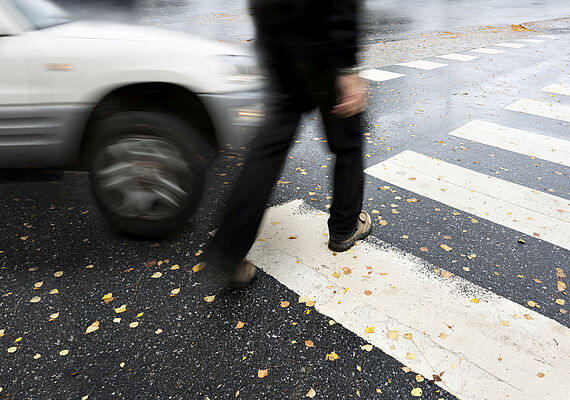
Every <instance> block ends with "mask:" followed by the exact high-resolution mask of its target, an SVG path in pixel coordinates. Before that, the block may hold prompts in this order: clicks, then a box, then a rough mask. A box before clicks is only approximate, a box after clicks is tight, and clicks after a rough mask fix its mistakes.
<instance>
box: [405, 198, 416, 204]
mask: <svg viewBox="0 0 570 400" xmlns="http://www.w3.org/2000/svg"><path fill="white" fill-rule="evenodd" d="M406 201H407V202H408V203H417V202H418V199H416V198H411V199H406Z"/></svg>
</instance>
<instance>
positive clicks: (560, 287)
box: [556, 281, 566, 292]
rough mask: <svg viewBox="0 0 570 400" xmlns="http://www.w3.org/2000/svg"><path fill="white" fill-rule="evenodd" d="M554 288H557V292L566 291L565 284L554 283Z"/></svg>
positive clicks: (560, 282)
mask: <svg viewBox="0 0 570 400" xmlns="http://www.w3.org/2000/svg"><path fill="white" fill-rule="evenodd" d="M556 287H557V288H558V291H559V292H563V291H565V290H566V284H565V283H564V282H562V281H558V282H556Z"/></svg>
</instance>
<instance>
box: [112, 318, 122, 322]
mask: <svg viewBox="0 0 570 400" xmlns="http://www.w3.org/2000/svg"><path fill="white" fill-rule="evenodd" d="M113 322H114V323H116V324H118V323H119V322H121V318H120V317H115V318H113Z"/></svg>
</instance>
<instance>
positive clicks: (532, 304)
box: [527, 300, 537, 307]
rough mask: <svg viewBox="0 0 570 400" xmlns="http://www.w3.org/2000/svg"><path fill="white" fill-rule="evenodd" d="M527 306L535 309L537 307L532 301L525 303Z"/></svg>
mask: <svg viewBox="0 0 570 400" xmlns="http://www.w3.org/2000/svg"><path fill="white" fill-rule="evenodd" d="M527 304H528V305H529V306H531V307H536V306H537V304H536V302H534V301H532V300H529V301H527Z"/></svg>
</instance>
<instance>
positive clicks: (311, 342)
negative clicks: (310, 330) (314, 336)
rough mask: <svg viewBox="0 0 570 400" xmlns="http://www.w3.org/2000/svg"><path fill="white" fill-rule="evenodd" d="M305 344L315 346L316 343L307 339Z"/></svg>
mask: <svg viewBox="0 0 570 400" xmlns="http://www.w3.org/2000/svg"><path fill="white" fill-rule="evenodd" d="M305 346H307V347H315V344H314V343H313V341H312V340H305Z"/></svg>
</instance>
